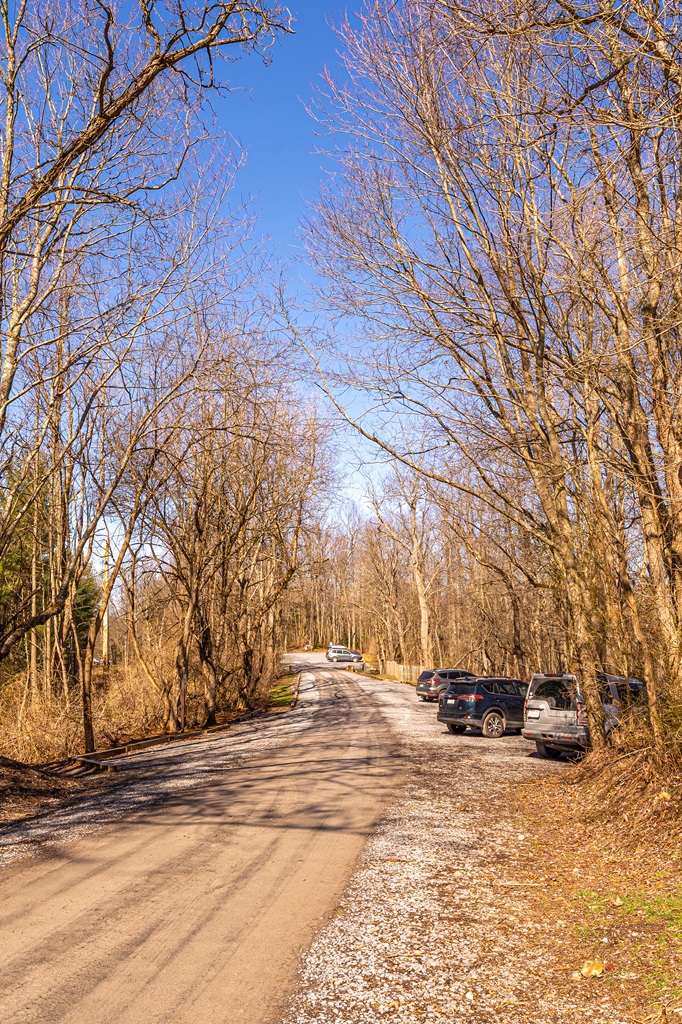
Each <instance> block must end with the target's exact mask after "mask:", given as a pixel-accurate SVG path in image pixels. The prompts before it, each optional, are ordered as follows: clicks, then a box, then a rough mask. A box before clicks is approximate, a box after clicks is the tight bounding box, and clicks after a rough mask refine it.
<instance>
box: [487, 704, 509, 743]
mask: <svg viewBox="0 0 682 1024" xmlns="http://www.w3.org/2000/svg"><path fill="white" fill-rule="evenodd" d="M504 728H505V721H504V718H503V717H502V715H501V714H500V713H499V711H491V712H490V714H489V715H486V716H485V718H484V719H483V724H482V726H481V732H482V733H483V735H484V736H487V737H488V739H489V740H497V739H499V738H500V736H501V735H502V733H503V732H504Z"/></svg>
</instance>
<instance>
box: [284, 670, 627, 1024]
mask: <svg viewBox="0 0 682 1024" xmlns="http://www.w3.org/2000/svg"><path fill="white" fill-rule="evenodd" d="M361 685H362V687H363V689H364V690H365V692H366V694H367V698H368V699H369V700H372V701H376V702H378V703H379V704H380V706H381V707H382V708H383V712H384V714H385V715H386V716H387V717H388V719H389V720H390V722H391V725H392V727H393V729H394V732H395V733H396V735H397V736H398V737H399V739H400V741H401V744H402V746H403V755H404V760H405V761H406V763H407V764H408V765H410V766H411V768H410V775H409V777H408V780H407V783H406V787H405V789H404V791H403V792H401V793H400V794H399V796H398V797H397V799H396V801H395V803H394V805H393V806H392V807H391V808H390V809H389V811H388V813H387V814H386V815H385V817H384V819H383V821H382V823H381V825H380V827H379V828H378V829H377V830H376V832H375V833H374V835H373V837H372V838H371V839H370V841H369V843H368V845H367V846H366V848H365V851H364V854H363V857H362V859H361V862H360V864H359V865H358V868H357V870H356V872H355V874H354V876H353V878H352V880H351V884H350V886H349V888H348V889H347V891H346V893H345V895H344V898H343V900H342V901H341V903H340V906H339V908H338V910H337V912H336V914H335V915H334V917H333V918H332V920H331V921H330V922H329V924H328V925H327V926H326V927H325V928H324V929H323V931H322V932H321V933H320V934H319V935H318V937H317V939H316V941H315V943H314V944H313V946H312V948H311V949H310V950H309V952H308V954H307V957H306V958H305V962H304V965H303V967H302V970H301V974H300V978H299V986H298V990H297V994H296V996H295V997H294V999H293V1000H292V1002H291V1004H290V1006H289V1008H288V1012H287V1014H286V1016H285V1018H284V1024H313V1022H314V1024H332V1022H336V1024H373V1022H375V1021H383V1020H386V1019H387V1018H388V1019H391V1020H394V1021H396V1022H400V1024H412V1022H414V1021H421V1020H424V1021H432V1020H434V1021H435V1020H448V1021H450V1020H459V1019H462V1020H470V1021H476V1024H486V1022H490V1024H493V1022H504V1024H517V1022H531V1021H532V1022H533V1024H543V1022H551V1024H559V1022H561V1024H568V1022H569V1021H570V1022H571V1024H580V1022H588V1021H590V1022H593V1024H595V1022H596V1024H602V1022H603V1024H624V1022H625V1021H626V1020H627V1021H631V1020H632V1019H633V1018H631V1017H626V1016H624V1015H623V1011H622V1010H620V1009H618V1007H617V1005H616V1004H617V1003H618V1002H619V1000H618V998H617V993H615V999H614V989H613V987H611V988H608V989H605V987H604V985H602V984H600V983H599V982H598V981H597V982H595V981H593V982H591V983H590V982H586V981H585V980H584V979H582V978H580V979H579V980H577V979H573V978H572V975H571V973H569V974H568V975H567V974H566V970H569V972H570V971H574V970H575V969H576V968H577V969H579V968H580V967H581V966H582V962H583V961H582V960H581V959H580V957H581V956H583V954H584V950H582V949H579V948H576V949H575V950H574V955H575V960H574V962H573V963H569V964H568V966H567V967H566V965H565V961H560V962H557V959H556V957H557V954H558V953H559V955H562V956H565V950H563V949H562V950H559V951H558V950H557V948H556V943H555V940H556V935H557V929H560V927H561V924H563V923H564V922H560V921H558V920H557V918H558V916H559V914H558V913H557V914H556V916H554V915H553V914H552V909H551V908H552V906H553V891H554V889H553V887H554V886H558V885H560V880H559V881H557V879H553V878H552V877H550V876H549V875H548V874H547V865H546V864H543V863H542V860H541V859H538V858H537V853H536V855H535V856H532V855H531V854H530V852H529V851H530V849H531V848H533V837H532V836H527V835H526V834H525V829H526V825H527V822H526V820H525V819H524V813H523V804H522V803H520V802H519V801H517V800H516V798H515V795H516V793H517V792H518V789H519V787H520V786H523V785H524V784H528V785H530V786H534V784H535V783H536V782H539V783H542V782H543V781H547V782H550V781H551V780H552V779H553V778H555V777H556V775H557V773H560V772H561V771H562V770H564V771H565V770H566V769H567V768H569V767H570V766H566V765H563V763H561V764H559V765H557V764H553V763H552V764H550V763H547V762H544V761H542V760H540V759H538V758H537V757H535V756H531V755H532V754H533V747H532V746H531V745H530V744H528V743H527V742H526V741H524V740H523V739H521V738H520V737H519V736H517V735H506V736H505V737H503V738H502V739H501V740H486V739H484V738H483V737H481V736H479V735H469V734H466V735H464V736H452V735H451V734H450V733H448V732H446V731H445V729H444V728H443V727H442V726H441V725H440V724H439V723H438V722H437V721H436V720H435V710H434V706H433V705H427V704H422V703H421V702H417V701H416V700H415V696H414V691H413V690H412V689H411V688H408V687H406V686H404V685H401V684H392V683H387V682H385V681H376V680H369V679H365V680H363V681H362V682H361ZM540 889H542V891H543V893H545V896H546V899H545V902H544V903H543V904H542V907H541V909H542V913H541V914H538V913H534V912H533V911H530V912H529V894H531V893H532V894H536V893H537V892H539V890H540ZM532 902H533V905H534V907H536V908H537V907H538V906H540V905H539V904H538V901H537V900H536V899H533V901H532ZM560 903H561V897H560V894H559V891H558V890H557V897H556V906H557V908H558V907H559V905H560ZM548 908H549V910H548ZM557 968H558V970H557Z"/></svg>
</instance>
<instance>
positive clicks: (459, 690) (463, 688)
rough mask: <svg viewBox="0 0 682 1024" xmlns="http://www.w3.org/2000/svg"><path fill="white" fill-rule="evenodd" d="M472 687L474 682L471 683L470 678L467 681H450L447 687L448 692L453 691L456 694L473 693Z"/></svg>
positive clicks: (473, 687)
mask: <svg viewBox="0 0 682 1024" xmlns="http://www.w3.org/2000/svg"><path fill="white" fill-rule="evenodd" d="M474 689H475V684H474V685H472V683H471V680H470V681H469V682H468V683H467V682H464V683H450V686H449V687H448V693H454V694H456V695H459V694H464V693H473V692H474Z"/></svg>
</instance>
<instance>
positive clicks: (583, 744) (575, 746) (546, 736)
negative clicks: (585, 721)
mask: <svg viewBox="0 0 682 1024" xmlns="http://www.w3.org/2000/svg"><path fill="white" fill-rule="evenodd" d="M521 734H522V736H523V737H524V739H527V740H534V741H535V742H536V743H544V744H545V745H546V746H548V747H555V748H556V749H557V750H586V749H587V748H588V747H589V745H590V733H589V730H588V729H587V728H586V727H585V726H576V727H575V728H571V727H569V728H567V729H564V730H561V731H560V730H558V729H557V730H554V729H547V728H546V727H545V728H544V729H543V728H533V726H530V727H529V725H528V722H527V721H526V723H525V724H524V727H523V729H522V733H521Z"/></svg>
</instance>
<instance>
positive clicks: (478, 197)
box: [301, 0, 682, 757]
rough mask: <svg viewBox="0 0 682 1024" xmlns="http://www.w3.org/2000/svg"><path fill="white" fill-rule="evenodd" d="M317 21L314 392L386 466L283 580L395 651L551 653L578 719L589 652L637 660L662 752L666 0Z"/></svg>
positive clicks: (678, 82)
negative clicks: (301, 579)
mask: <svg viewBox="0 0 682 1024" xmlns="http://www.w3.org/2000/svg"><path fill="white" fill-rule="evenodd" d="M341 37H342V42H343V48H344V53H345V67H344V72H345V73H344V74H343V75H340V76H337V80H334V79H332V77H331V76H328V78H327V80H326V82H325V83H324V86H323V88H322V89H321V91H320V96H319V101H318V106H317V117H318V118H319V121H320V124H321V126H322V128H323V129H325V130H326V131H327V132H328V135H329V140H328V144H329V147H330V148H335V151H336V154H337V157H338V161H339V171H338V174H337V176H336V177H335V178H334V179H333V180H332V181H331V183H330V185H329V187H328V189H327V191H326V193H325V194H324V195H323V196H322V197H321V199H320V201H319V203H318V208H317V212H316V215H315V216H314V217H313V219H312V221H311V224H310V228H309V232H308V239H309V248H310V253H311V257H312V259H313V261H314V263H315V266H316V268H317V270H318V273H319V274H320V275H321V276H322V277H324V278H325V279H326V280H327V281H328V285H327V287H326V288H325V289H324V294H323V296H322V301H323V302H325V303H326V304H327V308H329V309H332V310H333V311H334V313H335V315H336V316H337V317H338V318H343V319H345V322H346V324H347V325H348V332H347V336H352V337H353V339H354V341H353V344H352V346H349V345H343V344H342V343H341V344H340V343H339V342H338V340H337V339H338V338H339V337H343V336H344V332H342V331H341V332H339V331H338V330H337V331H335V335H334V338H333V339H330V348H331V347H332V345H333V353H334V359H333V360H330V359H326V360H325V359H324V358H321V359H320V362H321V366H322V370H323V372H324V373H325V375H326V381H327V387H328V390H329V393H330V394H331V395H332V396H334V395H338V394H341V392H342V389H341V388H339V387H338V386H337V385H343V383H344V381H345V380H348V379H353V380H354V381H355V382H356V383H357V386H358V389H359V390H360V391H361V392H363V393H364V396H365V407H364V410H363V411H360V412H358V411H357V403H356V405H355V407H354V408H355V411H353V412H352V413H351V412H349V410H348V407H346V409H345V412H346V415H347V416H349V417H350V416H351V415H352V418H353V419H354V422H355V426H356V427H357V428H358V429H360V430H361V431H363V432H364V434H365V436H366V437H367V438H369V439H370V440H371V441H372V442H373V443H375V444H378V445H379V446H381V447H382V448H383V449H384V451H385V453H386V455H387V457H390V458H392V459H393V460H394V462H395V464H396V466H398V467H400V468H397V469H395V470H394V472H393V474H392V475H391V474H389V476H388V480H387V483H386V492H385V494H382V495H380V496H379V497H378V500H377V501H376V502H375V509H374V514H373V516H372V517H370V518H371V521H370V522H369V523H367V524H363V526H362V529H361V530H360V532H359V533H357V534H356V533H354V531H353V530H350V531H345V534H344V535H343V536H342V537H341V538H340V539H339V540H338V541H337V540H336V539H335V538H334V537H332V538H331V539H326V538H325V543H326V546H327V548H328V549H330V550H331V552H332V554H331V556H329V557H331V559H332V564H333V565H334V566H335V578H336V580H337V581H338V583H337V592H338V597H337V596H336V594H335V596H334V597H333V599H332V598H331V597H327V598H326V599H323V598H322V597H321V596H320V594H319V590H320V587H319V584H316V585H315V586H313V587H311V588H310V591H309V592H308V593H307V594H305V595H302V599H301V600H302V603H303V605H304V606H305V607H306V608H307V609H309V611H308V612H307V614H309V615H310V616H311V621H312V622H314V623H316V622H317V616H318V615H319V614H321V612H320V611H318V609H319V608H322V610H323V612H324V614H325V615H326V616H327V622H329V623H330V625H331V623H333V624H334V626H335V627H336V628H339V627H340V628H341V629H344V630H346V631H348V630H350V631H351V632H350V635H349V639H350V640H351V641H352V640H353V639H355V640H356V642H357V641H358V639H360V640H364V635H365V634H363V635H362V636H360V635H359V634H358V632H357V630H358V625H357V623H358V622H361V623H362V629H363V630H367V631H368V632H369V633H371V635H372V636H373V637H376V643H377V645H378V646H382V645H383V646H384V647H385V648H388V649H391V650H392V652H393V653H394V655H395V656H399V655H402V656H404V657H410V658H417V657H418V658H419V659H420V660H423V661H424V662H428V661H429V660H430V659H433V658H434V657H435V658H436V659H437V660H439V661H440V660H441V659H444V660H454V661H456V662H457V663H459V664H465V665H467V666H469V665H472V666H473V667H475V668H477V669H478V670H479V671H481V670H484V669H486V668H487V667H488V666H490V665H494V667H495V669H496V670H498V669H507V670H513V671H514V672H519V673H522V674H523V673H525V672H527V671H528V669H531V670H533V669H538V668H542V669H545V670H551V669H552V668H556V667H558V666H559V664H561V666H562V667H564V668H565V667H567V666H568V667H571V668H573V669H575V670H577V671H579V672H580V674H581V677H582V679H583V680H584V685H585V690H586V696H587V704H588V715H589V718H590V729H591V733H592V736H593V739H594V742H595V745H597V746H599V745H601V744H602V743H604V741H605V737H604V725H603V716H602V710H601V703H600V700H599V696H598V684H597V672H598V671H599V670H601V669H605V670H607V671H611V672H620V673H627V674H634V675H637V676H639V677H640V678H642V679H643V680H644V681H645V682H646V689H647V694H648V725H647V728H646V730H645V733H640V734H639V736H638V738H637V740H636V741H635V742H636V743H637V744H639V746H640V748H641V749H642V750H653V751H654V752H655V756H656V757H664V756H665V753H666V751H670V750H674V749H675V748H676V744H677V742H678V740H677V737H678V730H679V727H680V710H681V709H680V695H681V692H682V691H681V686H682V646H681V639H682V635H681V632H680V629H681V615H682V605H681V601H682V561H681V554H682V458H681V456H682V447H681V445H682V431H681V420H680V324H681V319H682V284H681V279H680V267H681V255H682V249H681V245H682V221H681V219H680V218H681V216H682V204H681V202H680V188H681V186H682V182H681V180H680V164H681V161H680V158H681V149H680V146H681V142H682V135H681V130H682V42H681V40H682V16H681V15H680V10H679V5H678V4H675V3H668V2H658V3H640V2H638V0H625V2H623V3H619V4H612V3H610V2H601V0H595V2H590V3H583V2H580V3H576V4H571V3H567V2H564V0H547V2H520V3H509V4H506V3H499V2H497V0H483V2H482V3H475V4H474V3H469V2H461V3H460V2H457V0H412V2H404V3H400V4H394V3H388V2H378V3H373V4H371V5H370V6H369V7H368V8H367V9H366V12H365V14H364V15H363V16H361V17H360V18H359V19H356V20H353V21H352V22H349V23H347V24H346V25H345V26H344V27H343V29H342V31H341ZM337 322H338V321H337ZM358 339H361V344H359V343H358ZM340 366H341V367H342V369H339V367H340ZM337 402H339V403H340V404H341V405H343V401H342V399H337ZM325 554H328V551H325ZM349 566H353V571H351V572H348V571H347V570H348V567H349ZM348 609H350V610H351V611H350V612H349V610H348ZM353 615H355V616H356V617H355V619H353ZM330 616H331V618H330ZM345 623H349V625H345ZM316 628H317V627H316ZM353 629H355V630H356V633H355V635H353V632H352V631H353ZM328 631H329V627H328V626H326V625H325V626H324V627H323V628H322V629H321V630H320V632H322V633H327V632H328Z"/></svg>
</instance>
